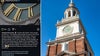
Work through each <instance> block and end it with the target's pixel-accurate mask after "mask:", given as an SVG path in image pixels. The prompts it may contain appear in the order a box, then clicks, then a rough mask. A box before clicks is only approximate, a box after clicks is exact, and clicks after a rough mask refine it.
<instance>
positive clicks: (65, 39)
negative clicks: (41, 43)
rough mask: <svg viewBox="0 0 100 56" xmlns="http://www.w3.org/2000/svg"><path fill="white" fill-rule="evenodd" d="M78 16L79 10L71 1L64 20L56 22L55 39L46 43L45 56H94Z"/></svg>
mask: <svg viewBox="0 0 100 56" xmlns="http://www.w3.org/2000/svg"><path fill="white" fill-rule="evenodd" d="M79 15H80V12H79V10H78V9H77V8H76V7H75V4H74V3H73V1H72V0H71V2H70V3H69V7H68V8H67V9H66V10H65V12H64V18H63V19H62V20H61V21H57V24H56V27H57V32H56V39H55V40H53V41H49V42H47V46H48V50H47V55H46V56H94V53H93V51H92V49H91V46H90V45H89V42H88V40H87V37H86V31H85V29H84V27H83V25H82V23H81V20H80V17H79Z"/></svg>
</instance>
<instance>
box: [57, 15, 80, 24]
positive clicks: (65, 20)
mask: <svg viewBox="0 0 100 56" xmlns="http://www.w3.org/2000/svg"><path fill="white" fill-rule="evenodd" d="M75 21H79V18H76V17H75V18H74V17H73V18H68V19H63V20H62V21H61V22H58V23H57V24H56V26H60V25H64V24H68V23H71V22H75Z"/></svg>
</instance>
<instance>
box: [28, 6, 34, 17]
mask: <svg viewBox="0 0 100 56" xmlns="http://www.w3.org/2000/svg"><path fill="white" fill-rule="evenodd" d="M32 16H33V11H32V7H29V8H28V17H29V18H31V17H32Z"/></svg>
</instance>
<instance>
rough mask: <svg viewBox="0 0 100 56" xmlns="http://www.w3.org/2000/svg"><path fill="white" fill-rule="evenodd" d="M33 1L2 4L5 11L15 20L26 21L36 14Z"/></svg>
mask: <svg viewBox="0 0 100 56" xmlns="http://www.w3.org/2000/svg"><path fill="white" fill-rule="evenodd" d="M35 5H36V4H33V3H5V4H3V6H2V9H3V13H4V15H5V16H6V17H8V18H9V19H11V20H13V21H24V20H27V19H31V18H32V17H33V16H34V12H33V11H34V10H33V8H34V6H35Z"/></svg>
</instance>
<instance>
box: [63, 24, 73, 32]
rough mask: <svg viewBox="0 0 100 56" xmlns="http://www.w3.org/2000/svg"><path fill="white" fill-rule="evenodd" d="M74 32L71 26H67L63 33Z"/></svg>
mask: <svg viewBox="0 0 100 56" xmlns="http://www.w3.org/2000/svg"><path fill="white" fill-rule="evenodd" d="M72 31H73V27H71V26H69V25H67V26H65V27H64V28H63V32H64V33H72Z"/></svg>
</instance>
